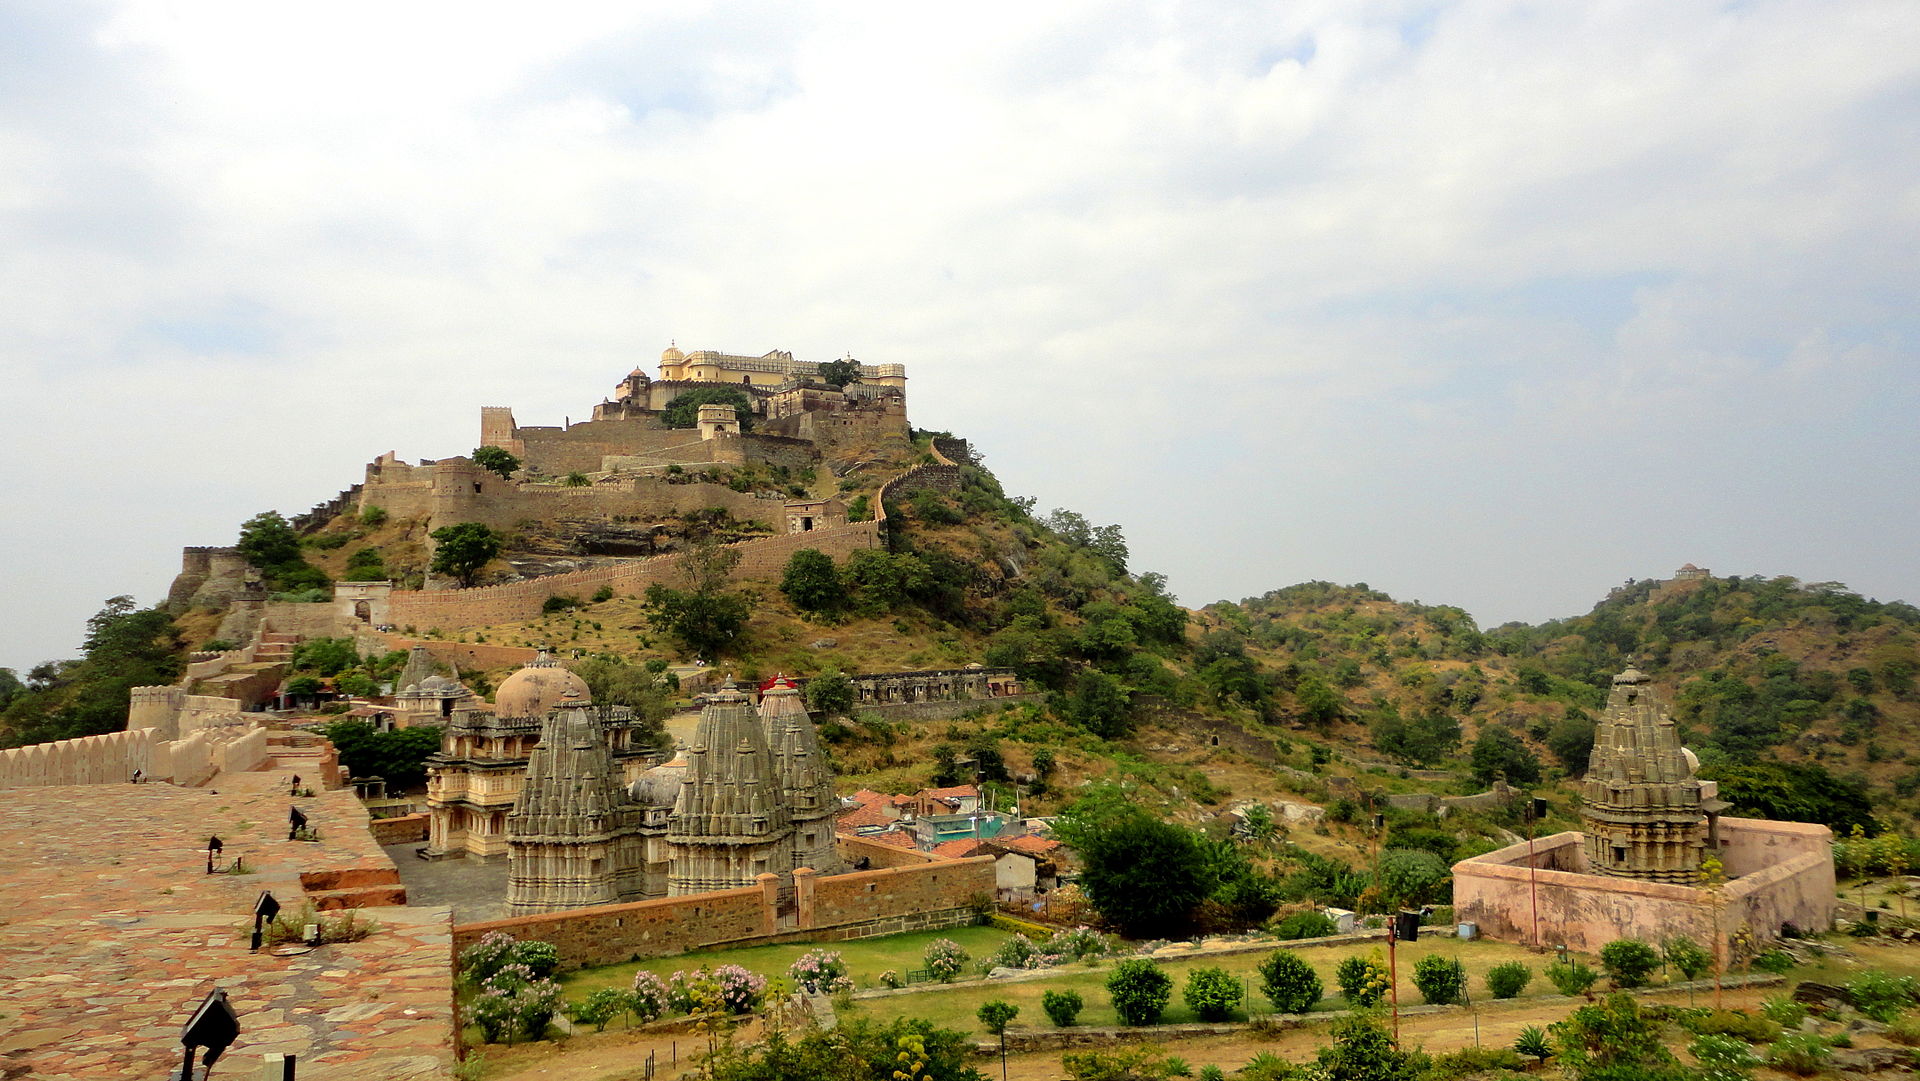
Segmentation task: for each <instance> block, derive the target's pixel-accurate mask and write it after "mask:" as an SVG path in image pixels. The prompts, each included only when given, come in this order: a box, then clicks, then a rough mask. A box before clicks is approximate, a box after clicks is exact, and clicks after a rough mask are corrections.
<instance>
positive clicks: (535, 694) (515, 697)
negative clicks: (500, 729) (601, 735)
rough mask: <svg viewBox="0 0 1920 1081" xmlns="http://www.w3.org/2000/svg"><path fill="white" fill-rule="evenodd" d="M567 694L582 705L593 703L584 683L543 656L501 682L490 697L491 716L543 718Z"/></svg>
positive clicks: (558, 663) (556, 662) (529, 662)
mask: <svg viewBox="0 0 1920 1081" xmlns="http://www.w3.org/2000/svg"><path fill="white" fill-rule="evenodd" d="M568 691H572V692H574V693H575V694H578V695H579V696H580V701H581V702H582V703H587V702H590V701H592V694H591V692H589V691H588V690H587V681H586V680H584V679H581V678H580V677H579V676H576V675H574V674H573V673H572V672H569V671H567V670H566V669H565V668H562V667H560V662H558V661H556V660H554V659H553V658H551V657H549V656H547V655H546V654H545V653H542V654H540V655H539V656H538V657H536V658H534V659H533V660H531V661H528V662H527V666H526V667H525V668H522V669H521V670H519V671H518V672H515V673H514V674H512V675H510V676H508V677H507V678H506V679H504V680H501V681H500V689H499V690H498V691H496V692H494V695H493V712H494V713H495V714H496V715H498V716H501V717H544V716H546V715H547V711H548V710H550V709H552V708H554V707H555V706H558V705H559V704H560V700H561V699H562V698H564V697H566V694H567V692H568Z"/></svg>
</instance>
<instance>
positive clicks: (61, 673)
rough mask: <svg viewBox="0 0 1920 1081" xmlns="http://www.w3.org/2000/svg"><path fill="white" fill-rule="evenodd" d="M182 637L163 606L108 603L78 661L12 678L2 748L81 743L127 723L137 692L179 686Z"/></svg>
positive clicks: (0, 726)
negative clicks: (176, 682) (137, 689)
mask: <svg viewBox="0 0 1920 1081" xmlns="http://www.w3.org/2000/svg"><path fill="white" fill-rule="evenodd" d="M180 644H181V643H180V632H179V629H178V628H177V627H175V626H174V623H173V620H172V618H171V617H169V616H168V615H167V614H166V613H165V612H164V611H161V610H160V609H158V608H137V607H135V605H134V603H133V598H132V597H128V596H119V597H111V598H108V600H107V602H106V606H105V607H103V608H101V609H100V611H98V612H96V613H94V615H93V616H92V617H91V618H90V619H88V620H87V637H86V641H85V642H84V644H83V646H82V657H81V659H80V660H77V661H58V662H56V661H48V662H46V663H44V664H38V665H35V666H34V667H33V668H31V669H29V670H28V672H27V679H26V681H25V682H24V683H22V682H21V681H20V680H18V679H17V678H13V677H12V674H11V673H8V678H7V679H6V680H5V681H0V682H5V683H6V684H7V687H6V688H5V697H6V699H7V700H6V702H5V705H4V712H0V746H20V745H22V744H28V743H45V742H49V741H52V740H61V739H76V738H79V737H81V736H95V735H100V734H102V733H105V732H117V731H120V730H122V729H124V728H126V726H127V709H128V706H129V705H130V703H131V702H132V698H133V688H135V687H147V686H156V685H160V684H167V683H172V682H173V681H174V680H175V679H177V678H178V677H179V675H180V669H181V662H180V656H179V649H180Z"/></svg>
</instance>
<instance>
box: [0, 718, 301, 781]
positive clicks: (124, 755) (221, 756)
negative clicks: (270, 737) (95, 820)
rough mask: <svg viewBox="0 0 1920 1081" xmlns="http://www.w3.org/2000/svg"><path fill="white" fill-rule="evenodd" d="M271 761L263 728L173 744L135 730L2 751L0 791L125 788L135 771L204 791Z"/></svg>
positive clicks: (201, 735)
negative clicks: (212, 781)
mask: <svg viewBox="0 0 1920 1081" xmlns="http://www.w3.org/2000/svg"><path fill="white" fill-rule="evenodd" d="M267 758H268V753H267V731H266V729H264V728H254V729H249V730H248V731H247V732H246V733H245V734H240V735H236V734H231V733H214V732H197V733H195V734H194V735H192V736H189V737H187V738H186V739H182V740H171V741H169V740H163V739H160V738H159V736H158V734H157V733H156V731H155V730H154V729H150V728H135V729H129V730H127V731H125V732H108V733H107V734H105V735H100V736H87V737H84V738H82V739H65V740H60V741H59V742H57V743H36V744H33V745H32V746H29V747H15V748H13V749H11V750H6V751H0V789H7V788H41V787H48V786H53V785H77V784H126V783H127V782H128V781H130V780H132V779H133V775H134V772H135V771H136V770H137V771H139V772H140V773H141V774H142V775H143V776H144V778H145V779H146V780H149V781H171V782H173V783H174V784H179V785H199V784H204V783H205V782H206V781H207V779H208V778H210V777H212V776H214V774H215V773H217V772H220V771H227V772H245V771H248V770H256V769H259V768H260V767H262V766H264V765H265V764H266V762H267Z"/></svg>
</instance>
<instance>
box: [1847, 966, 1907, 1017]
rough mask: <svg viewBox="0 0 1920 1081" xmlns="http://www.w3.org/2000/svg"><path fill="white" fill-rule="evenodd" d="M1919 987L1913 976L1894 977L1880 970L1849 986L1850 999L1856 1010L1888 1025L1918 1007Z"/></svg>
mask: <svg viewBox="0 0 1920 1081" xmlns="http://www.w3.org/2000/svg"><path fill="white" fill-rule="evenodd" d="M1916 986H1920V985H1916V983H1915V981H1914V979H1913V977H1912V976H1894V975H1890V974H1888V973H1885V972H1881V971H1880V970H1879V969H1868V970H1867V971H1865V972H1862V973H1861V974H1860V976H1859V977H1858V978H1857V979H1853V980H1849V981H1848V982H1847V998H1848V999H1849V1000H1850V1001H1852V1003H1853V1008H1854V1009H1856V1010H1859V1011H1860V1012H1861V1013H1864V1014H1866V1015H1867V1016H1868V1017H1871V1018H1873V1019H1874V1020H1875V1021H1879V1022H1880V1023H1882V1024H1885V1023H1886V1022H1888V1021H1891V1020H1893V1019H1894V1018H1896V1017H1898V1016H1900V1015H1901V1014H1902V1013H1904V1012H1906V1009H1907V1007H1909V1006H1911V1005H1913V1003H1914V992H1915V989H1916Z"/></svg>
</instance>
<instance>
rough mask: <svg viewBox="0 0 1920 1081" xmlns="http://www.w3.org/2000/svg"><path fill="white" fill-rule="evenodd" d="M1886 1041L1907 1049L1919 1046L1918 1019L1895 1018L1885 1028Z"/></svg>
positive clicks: (1919, 1019)
mask: <svg viewBox="0 0 1920 1081" xmlns="http://www.w3.org/2000/svg"><path fill="white" fill-rule="evenodd" d="M1887 1039H1889V1040H1892V1041H1893V1042H1894V1043H1897V1044H1902V1045H1904V1046H1907V1047H1916V1046H1920V1017H1896V1018H1894V1020H1893V1022H1892V1023H1891V1024H1889V1025H1888V1026H1887Z"/></svg>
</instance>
